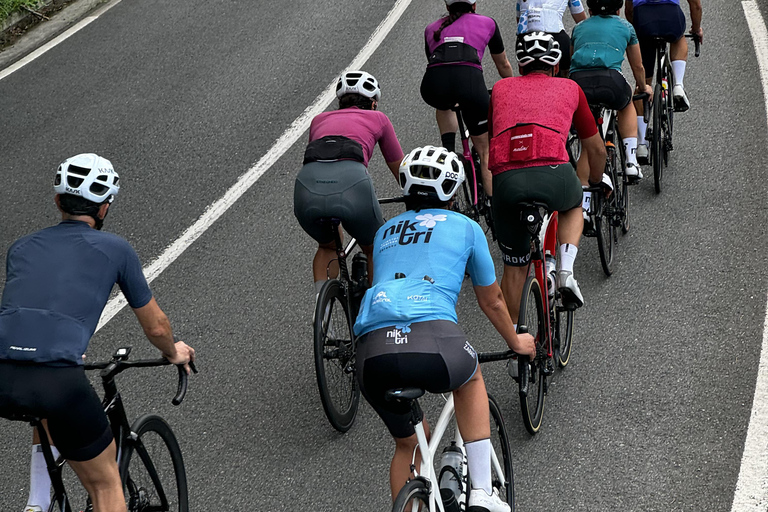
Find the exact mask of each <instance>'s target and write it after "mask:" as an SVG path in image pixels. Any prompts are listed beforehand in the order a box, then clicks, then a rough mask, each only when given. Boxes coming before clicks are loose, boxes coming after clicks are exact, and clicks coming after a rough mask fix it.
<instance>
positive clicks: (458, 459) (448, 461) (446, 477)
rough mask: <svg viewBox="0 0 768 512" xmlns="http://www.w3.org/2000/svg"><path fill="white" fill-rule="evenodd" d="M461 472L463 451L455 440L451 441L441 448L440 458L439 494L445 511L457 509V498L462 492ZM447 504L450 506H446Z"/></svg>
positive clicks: (462, 472)
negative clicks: (441, 455) (443, 448)
mask: <svg viewBox="0 0 768 512" xmlns="http://www.w3.org/2000/svg"><path fill="white" fill-rule="evenodd" d="M463 474H464V452H462V451H461V448H459V447H458V446H456V442H454V441H451V445H450V446H448V447H446V448H445V450H443V457H442V459H441V460H440V475H439V476H440V496H441V497H442V499H443V504H444V505H445V510H446V512H449V511H452V510H455V511H457V512H458V510H459V502H458V499H459V497H460V496H461V493H462V482H461V480H460V478H461V475H463ZM448 491H450V493H449V492H448ZM449 505H450V506H451V507H452V508H448V507H449Z"/></svg>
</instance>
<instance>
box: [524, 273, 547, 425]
mask: <svg viewBox="0 0 768 512" xmlns="http://www.w3.org/2000/svg"><path fill="white" fill-rule="evenodd" d="M518 322H519V323H520V324H521V325H525V326H527V327H528V332H529V333H530V334H531V335H532V336H533V337H534V339H535V340H536V345H537V349H539V352H540V351H541V350H544V351H546V344H545V340H546V335H547V333H546V324H545V320H544V308H543V307H542V299H541V287H540V286H539V282H538V281H537V280H536V279H534V278H533V277H532V276H529V277H528V279H526V281H525V286H523V295H522V297H521V300H520V316H519V320H518ZM517 359H518V365H519V375H520V408H521V412H522V414H523V424H524V425H525V428H526V430H528V432H529V433H530V434H531V435H533V434H536V432H538V431H539V428H541V421H542V418H543V417H544V398H545V395H546V386H547V377H546V375H545V374H544V367H545V365H546V360H541V359H540V358H538V357H537V358H536V359H535V360H534V361H533V363H531V364H529V363H528V361H529V358H528V357H518V358H517Z"/></svg>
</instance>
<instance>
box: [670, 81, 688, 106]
mask: <svg viewBox="0 0 768 512" xmlns="http://www.w3.org/2000/svg"><path fill="white" fill-rule="evenodd" d="M672 99H673V100H674V101H675V112H685V111H686V110H688V109H689V108H691V102H690V101H688V95H687V94H685V89H684V88H683V86H682V85H681V84H677V85H676V86H674V87H673V88H672Z"/></svg>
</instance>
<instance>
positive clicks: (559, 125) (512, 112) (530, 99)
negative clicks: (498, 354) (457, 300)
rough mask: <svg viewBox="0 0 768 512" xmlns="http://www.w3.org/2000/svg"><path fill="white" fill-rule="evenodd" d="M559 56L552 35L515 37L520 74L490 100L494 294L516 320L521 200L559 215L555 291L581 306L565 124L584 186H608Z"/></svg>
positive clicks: (523, 249)
mask: <svg viewBox="0 0 768 512" xmlns="http://www.w3.org/2000/svg"><path fill="white" fill-rule="evenodd" d="M561 55H562V51H561V50H560V46H559V44H558V43H557V42H556V41H555V40H554V38H553V37H552V35H550V34H546V33H544V32H531V33H529V34H521V35H520V37H519V38H518V41H517V47H516V57H517V61H518V63H519V66H520V74H521V75H522V76H520V77H514V78H505V79H503V80H500V81H499V82H497V83H496V85H495V86H494V88H493V93H492V94H491V108H490V114H489V123H488V125H489V126H488V129H489V133H490V136H491V143H490V160H489V167H490V169H491V172H492V173H493V187H494V190H495V191H496V193H495V194H494V201H493V217H494V225H495V227H496V234H497V236H498V240H499V248H500V249H501V253H502V256H503V261H504V274H503V277H502V280H501V288H502V291H503V292H504V298H505V299H506V301H507V306H508V307H509V313H510V316H511V317H512V319H513V320H515V321H516V319H517V317H518V310H519V309H520V295H521V293H522V289H523V283H524V281H525V277H526V270H527V266H528V262H529V261H530V234H529V233H528V230H527V228H526V227H525V226H524V225H522V224H521V223H520V218H519V209H518V208H516V207H515V205H517V204H518V203H520V202H524V201H539V202H544V203H546V204H547V205H548V207H549V208H550V209H551V210H556V211H558V212H560V216H559V225H558V233H557V235H558V240H559V241H560V254H559V258H558V269H557V286H558V287H559V288H560V290H561V293H562V295H563V298H564V300H567V301H570V302H572V303H574V304H575V305H576V306H581V305H583V303H584V298H583V296H582V295H581V291H580V290H579V286H578V283H577V282H576V280H575V279H574V277H573V263H574V260H575V258H576V253H577V252H578V245H579V240H580V238H581V231H582V227H583V222H584V220H583V218H582V215H581V199H582V189H581V182H580V181H579V178H578V177H577V176H576V171H575V170H574V168H573V166H572V165H571V164H570V163H569V158H568V152H567V151H566V149H565V143H566V139H567V137H568V133H569V131H570V128H571V125H572V124H573V125H574V126H575V127H576V130H577V132H578V135H579V138H580V139H581V143H582V148H583V152H584V154H585V155H586V157H587V159H588V162H589V167H590V173H589V181H590V183H594V184H599V183H604V184H605V185H606V186H608V187H610V186H611V185H610V179H609V178H608V177H607V176H605V177H604V175H603V170H604V168H605V147H604V145H603V142H602V139H601V138H600V135H599V133H598V131H597V126H596V125H595V120H594V119H593V117H592V113H591V112H590V110H589V105H588V104H587V99H586V97H585V96H584V92H583V91H582V90H581V88H580V87H579V86H578V84H576V82H573V81H571V80H568V79H565V78H557V77H555V75H556V74H557V73H558V71H559V65H558V64H559V62H560V57H561Z"/></svg>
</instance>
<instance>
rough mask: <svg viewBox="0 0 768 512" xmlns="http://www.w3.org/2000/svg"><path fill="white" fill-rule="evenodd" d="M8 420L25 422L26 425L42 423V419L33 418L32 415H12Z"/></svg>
mask: <svg viewBox="0 0 768 512" xmlns="http://www.w3.org/2000/svg"><path fill="white" fill-rule="evenodd" d="M6 419H8V420H11V421H23V422H25V423H40V422H41V421H42V418H38V417H37V416H33V415H31V414H15V413H14V414H10V415H8V416H6Z"/></svg>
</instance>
